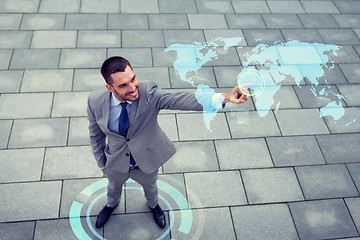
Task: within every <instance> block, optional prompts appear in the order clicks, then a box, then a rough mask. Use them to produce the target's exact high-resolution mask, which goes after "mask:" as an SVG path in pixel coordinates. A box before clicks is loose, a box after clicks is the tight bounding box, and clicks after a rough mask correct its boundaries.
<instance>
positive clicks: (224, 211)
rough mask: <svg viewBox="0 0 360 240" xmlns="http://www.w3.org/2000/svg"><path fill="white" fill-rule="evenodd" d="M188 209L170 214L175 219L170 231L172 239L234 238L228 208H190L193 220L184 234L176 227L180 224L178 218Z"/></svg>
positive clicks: (230, 239) (231, 239) (232, 239)
mask: <svg viewBox="0 0 360 240" xmlns="http://www.w3.org/2000/svg"><path fill="white" fill-rule="evenodd" d="M189 211H190V210H186V211H175V212H174V218H172V217H171V215H170V219H175V222H174V226H173V228H172V231H171V236H172V238H173V239H189V238H198V239H229V240H234V239H236V237H235V232H234V228H233V224H232V218H231V213H230V211H229V208H207V209H194V210H191V214H192V217H193V222H192V226H191V231H190V233H189V234H186V233H183V232H181V231H178V230H177V229H179V227H180V226H181V225H180V224H181V221H180V220H181V217H182V216H181V214H182V212H186V213H187V212H189ZM219 223H221V225H222V226H221V228H219Z"/></svg>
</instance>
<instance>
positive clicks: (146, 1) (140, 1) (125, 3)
mask: <svg viewBox="0 0 360 240" xmlns="http://www.w3.org/2000/svg"><path fill="white" fill-rule="evenodd" d="M121 13H159V5H158V1H157V0H134V1H133V0H121Z"/></svg>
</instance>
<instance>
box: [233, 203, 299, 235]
mask: <svg viewBox="0 0 360 240" xmlns="http://www.w3.org/2000/svg"><path fill="white" fill-rule="evenodd" d="M231 214H232V217H233V221H234V227H235V231H236V235H237V238H238V239H259V240H260V239H261V240H263V239H279V240H280V239H284V240H290V239H299V238H298V235H297V233H296V229H295V225H294V222H293V220H292V217H291V214H290V211H289V207H288V206H287V204H267V205H258V206H241V207H231Z"/></svg>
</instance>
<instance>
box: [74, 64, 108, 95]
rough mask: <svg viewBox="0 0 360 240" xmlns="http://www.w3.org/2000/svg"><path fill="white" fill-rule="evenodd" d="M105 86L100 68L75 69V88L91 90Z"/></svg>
mask: <svg viewBox="0 0 360 240" xmlns="http://www.w3.org/2000/svg"><path fill="white" fill-rule="evenodd" d="M104 87H105V81H104V79H103V77H102V76H101V74H100V71H99V69H75V74H74V82H73V90H74V91H91V90H95V89H100V88H104Z"/></svg>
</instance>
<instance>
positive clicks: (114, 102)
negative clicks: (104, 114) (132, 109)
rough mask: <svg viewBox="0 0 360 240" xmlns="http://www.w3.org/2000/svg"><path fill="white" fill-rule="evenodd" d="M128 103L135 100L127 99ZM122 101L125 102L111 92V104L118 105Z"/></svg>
mask: <svg viewBox="0 0 360 240" xmlns="http://www.w3.org/2000/svg"><path fill="white" fill-rule="evenodd" d="M126 102H127V103H128V104H132V103H133V101H126ZM120 103H123V102H122V101H120V100H119V99H117V98H116V97H115V96H114V94H113V93H111V106H118V105H120Z"/></svg>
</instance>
